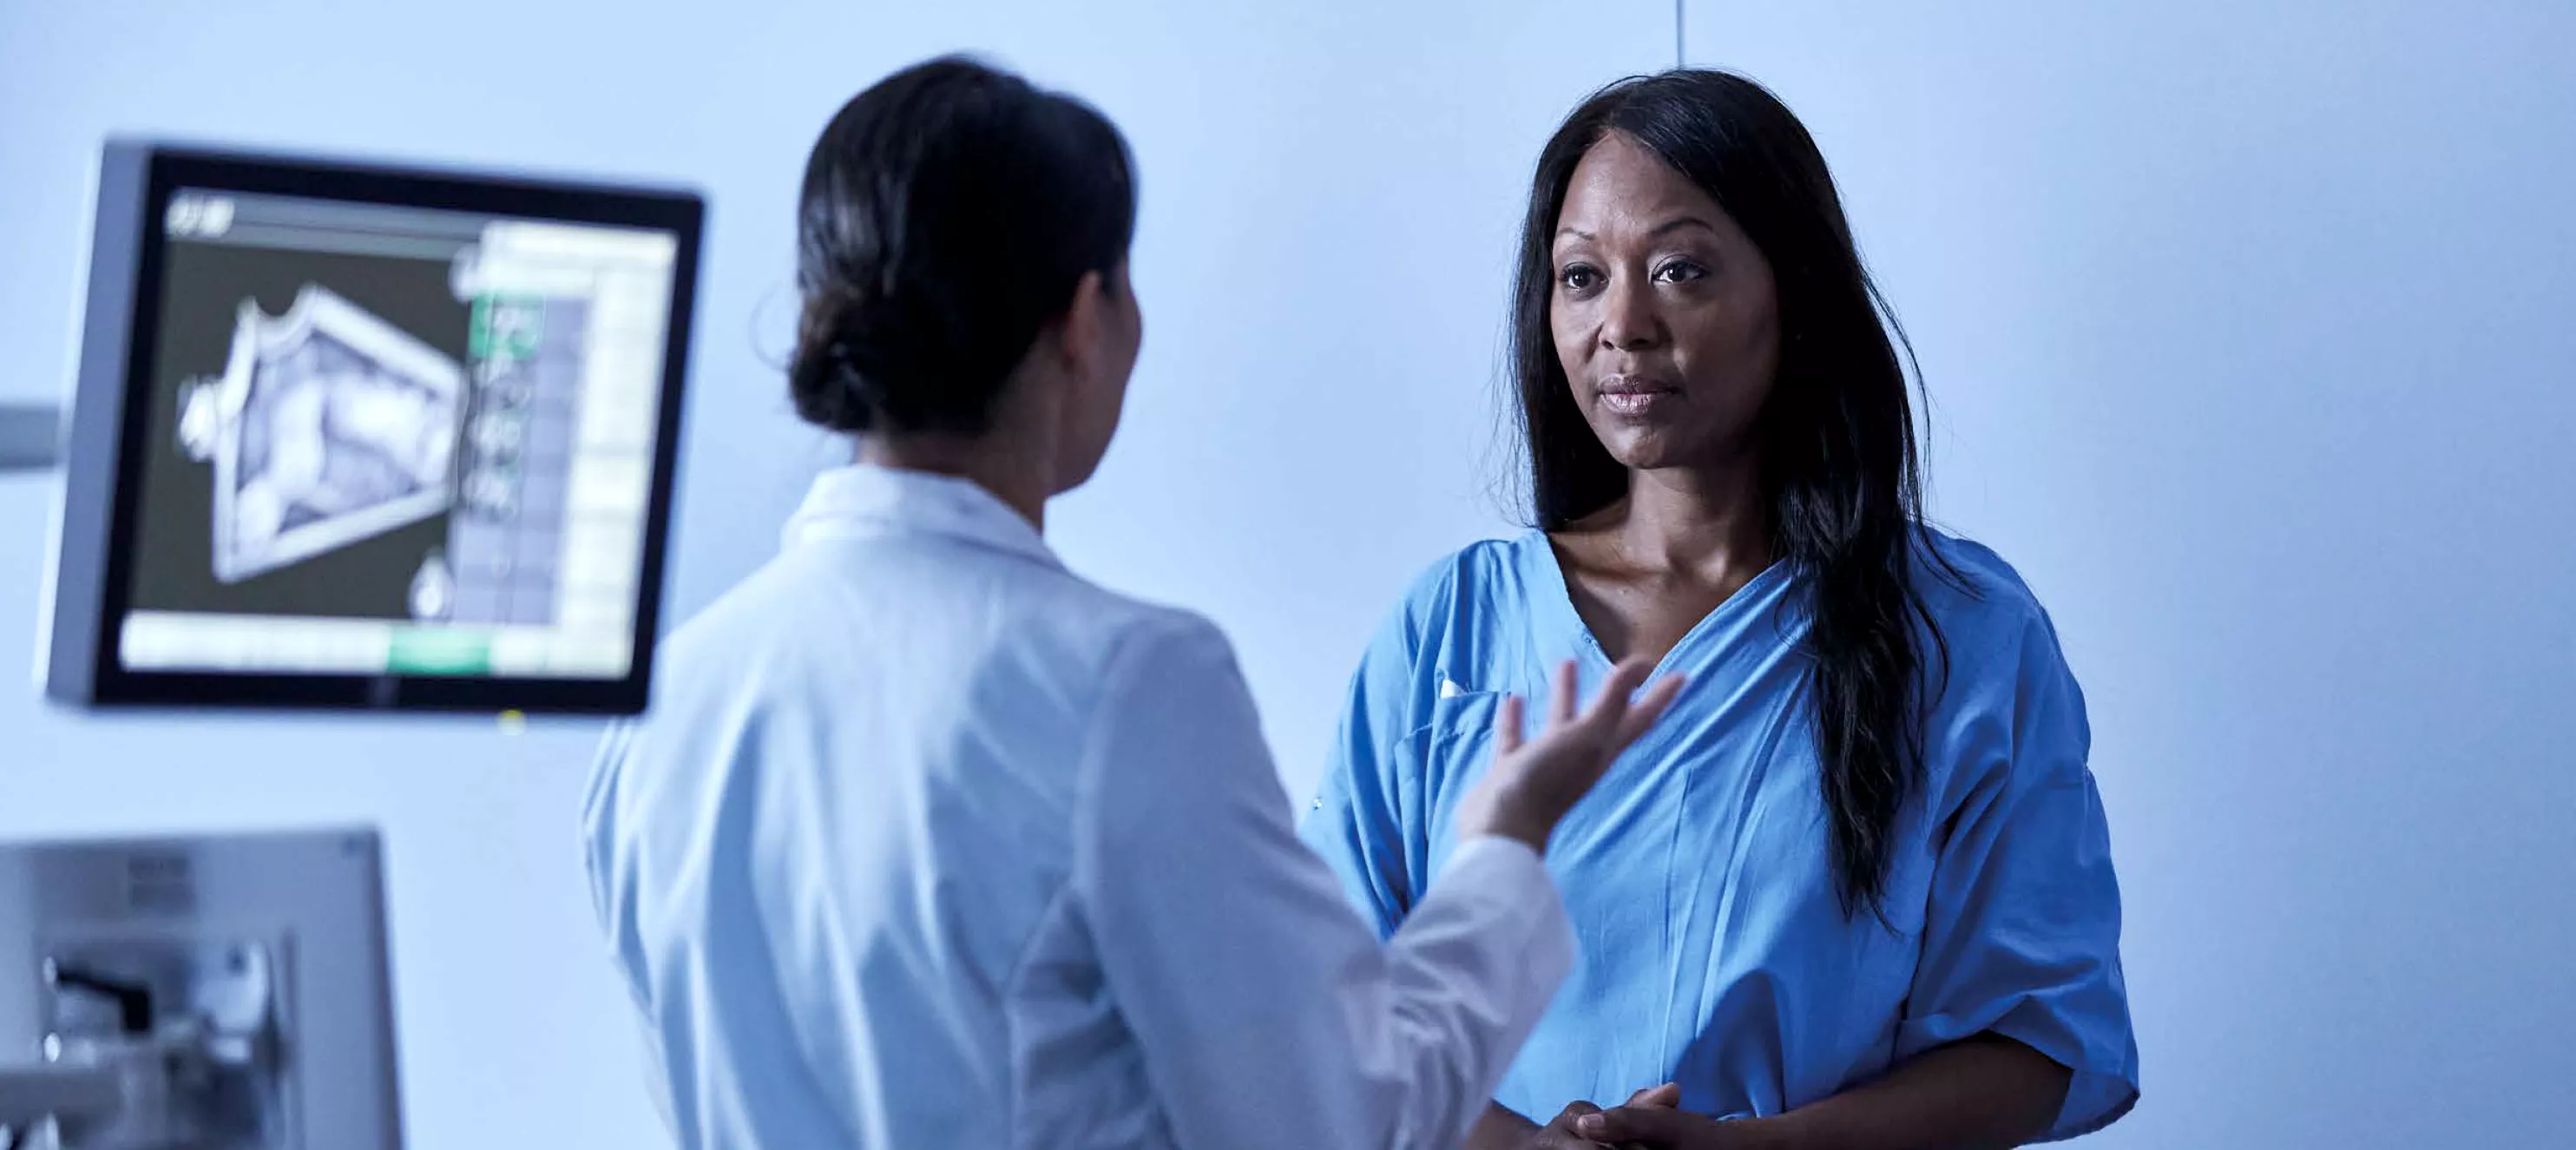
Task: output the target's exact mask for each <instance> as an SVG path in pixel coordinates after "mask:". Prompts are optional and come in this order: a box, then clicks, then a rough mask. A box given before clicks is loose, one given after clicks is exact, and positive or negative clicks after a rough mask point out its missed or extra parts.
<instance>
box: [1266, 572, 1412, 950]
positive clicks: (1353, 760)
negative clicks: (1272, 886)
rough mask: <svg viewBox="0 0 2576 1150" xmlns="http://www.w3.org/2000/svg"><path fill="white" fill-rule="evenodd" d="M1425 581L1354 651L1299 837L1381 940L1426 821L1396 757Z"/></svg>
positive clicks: (1405, 902) (1402, 904) (1408, 721)
mask: <svg viewBox="0 0 2576 1150" xmlns="http://www.w3.org/2000/svg"><path fill="white" fill-rule="evenodd" d="M1422 592H1423V588H1421V587H1419V586H1417V587H1416V589H1415V592H1414V593H1413V594H1409V595H1407V596H1406V600H1405V602H1403V603H1400V604H1398V605H1397V607H1396V609H1395V611H1394V612H1392V613H1391V614H1390V615H1389V616H1388V618H1387V620H1386V621H1385V623H1383V624H1382V625H1380V626H1379V628H1378V630H1377V634H1376V635H1375V636H1374V637H1372V638H1371V639H1370V640H1369V645H1368V649H1367V651H1366V652H1364V653H1363V654H1362V655H1361V656H1360V665H1359V669H1358V670H1357V671H1355V672H1353V674H1352V675H1351V682H1350V693H1349V696H1348V698H1347V699H1346V700H1345V701H1344V702H1343V704H1342V719H1341V726H1340V729H1339V730H1338V731H1337V733H1336V734H1335V736H1334V739H1333V743H1332V747H1331V756H1332V758H1331V761H1330V762H1329V763H1328V764H1327V765H1326V768H1325V771H1324V779H1323V782H1322V783H1321V784H1320V785H1319V786H1318V788H1317V793H1316V795H1315V797H1314V799H1313V801H1312V802H1310V803H1309V804H1308V805H1307V809H1306V813H1305V816H1304V818H1303V819H1302V820H1301V821H1300V823H1299V825H1298V837H1300V838H1302V839H1303V840H1305V843H1306V846H1307V847H1308V848H1309V849H1311V850H1313V851H1314V852H1315V853H1316V854H1319V855H1322V856H1323V857H1324V861H1325V862H1327V863H1329V864H1331V865H1332V869H1333V877H1334V879H1335V880H1337V881H1338V882H1340V883H1341V886H1342V891H1343V893H1344V894H1345V895H1346V896H1347V897H1348V898H1349V899H1350V902H1351V905H1352V906H1353V907H1355V908H1357V909H1358V911H1359V912H1360V916H1361V917H1362V918H1364V919H1366V920H1368V923H1369V925H1370V926H1371V927H1373V928H1374V929H1375V930H1376V931H1377V935H1378V937H1379V938H1381V939H1385V938H1391V937H1393V936H1394V934H1395V930H1396V927H1397V926H1398V925H1399V924H1401V923H1402V922H1403V921H1404V916H1405V913H1406V912H1407V911H1408V910H1410V909H1411V908H1412V905H1413V901H1414V899H1415V897H1416V895H1417V894H1418V892H1416V891H1414V890H1413V889H1412V887H1413V886H1414V883H1413V882H1412V880H1411V879H1410V878H1409V877H1408V876H1410V875H1413V874H1416V873H1419V870H1420V863H1421V862H1422V859H1421V858H1420V857H1419V856H1421V855H1422V854H1423V846H1422V844H1424V843H1425V842H1426V840H1427V836H1428V827H1427V825H1426V824H1425V823H1424V821H1423V820H1424V819H1425V818H1427V816H1428V812H1425V811H1423V810H1421V809H1420V803H1419V792H1420V780H1418V779H1405V778H1402V777H1401V771H1400V769H1399V768H1398V765H1397V763H1396V761H1395V760H1394V757H1393V755H1392V754H1391V753H1390V752H1391V751H1392V750H1393V749H1394V747H1395V745H1396V744H1397V742H1398V741H1399V740H1401V739H1403V738H1404V736H1405V735H1406V734H1408V733H1410V732H1411V731H1412V730H1413V727H1414V723H1413V719H1412V717H1413V716H1414V715H1415V714H1417V713H1419V712H1418V709H1417V699H1416V697H1417V696H1419V695H1422V694H1424V691H1423V689H1422V686H1421V684H1420V683H1418V682H1417V681H1416V679H1417V677H1418V672H1417V668H1418V667H1420V666H1422V665H1423V660H1422V658H1421V656H1422V639H1423V636H1422V627H1421V626H1420V624H1419V622H1418V619H1419V612H1418V610H1417V607H1416V604H1417V603H1418V601H1419V600H1420V599H1421V597H1422Z"/></svg>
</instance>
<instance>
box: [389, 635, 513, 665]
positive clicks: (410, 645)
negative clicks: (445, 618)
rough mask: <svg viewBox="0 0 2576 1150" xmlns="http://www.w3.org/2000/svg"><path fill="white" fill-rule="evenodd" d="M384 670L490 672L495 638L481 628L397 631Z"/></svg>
mask: <svg viewBox="0 0 2576 1150" xmlns="http://www.w3.org/2000/svg"><path fill="white" fill-rule="evenodd" d="M385 669H386V670H387V671H390V672H392V673H393V674H396V675H489V674H491V673H492V637H491V636H489V635H486V634H483V633H481V632H479V631H449V630H444V629H440V630H429V629H418V630H414V629H404V630H398V631H395V632H394V641H393V651H392V652H391V653H390V654H389V655H388V656H387V657H386V659H385Z"/></svg>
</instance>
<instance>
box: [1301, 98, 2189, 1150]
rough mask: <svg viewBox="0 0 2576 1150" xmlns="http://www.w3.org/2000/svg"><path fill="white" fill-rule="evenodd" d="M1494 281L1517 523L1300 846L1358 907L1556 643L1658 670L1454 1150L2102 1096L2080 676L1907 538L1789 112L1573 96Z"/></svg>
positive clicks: (1412, 630)
mask: <svg viewBox="0 0 2576 1150" xmlns="http://www.w3.org/2000/svg"><path fill="white" fill-rule="evenodd" d="M1519 288H1520V290H1519V294H1518V305H1519V306H1518V314H1517V315H1516V317H1515V328H1514V333H1515V339H1514V344H1515V361H1516V363H1515V372H1516V375H1517V377H1518V385H1519V391H1520V394H1519V397H1518V398H1519V402H1520V408H1521V413H1522V416H1523V418H1522V421H1521V423H1522V429H1523V431H1524V433H1525V435H1526V437H1527V448H1528V458H1529V462H1530V472H1529V480H1530V494H1531V497H1532V499H1531V502H1532V505H1533V506H1532V512H1533V518H1534V519H1535V520H1536V521H1537V524H1538V528H1539V529H1538V530H1535V531H1532V532H1530V533H1528V534H1526V535H1523V536H1521V537H1520V538H1517V539H1511V540H1504V541H1494V542H1487V543H1481V544H1478V545H1476V546H1473V547H1470V548H1468V549H1466V550H1465V551H1462V552H1460V553H1458V554H1456V555H1454V556H1451V557H1450V558H1448V559H1446V560H1444V561H1442V562H1440V563H1438V564H1436V565H1434V566H1433V567H1432V568H1431V569H1430V571H1429V572H1427V573H1426V574H1424V575H1423V576H1422V577H1421V578H1420V579H1419V580H1418V581H1417V582H1416V583H1415V584H1414V586H1413V587H1412V589H1411V590H1410V591H1409V592H1408V593H1407V594H1406V596H1405V597H1404V600H1403V602H1402V603H1401V604H1400V605H1399V607H1398V608H1397V610H1396V611H1395V613H1394V615H1393V617H1392V618H1391V619H1390V620H1389V621H1388V622H1387V624H1386V625H1385V627H1384V628H1383V629H1382V631H1381V632H1380V633H1379V635H1378V636H1377V638H1376V640H1375V641H1374V642H1373V643H1372V645H1371V646H1370V647H1369V649H1368V651H1367V653H1366V655H1365V656H1364V658H1363V659H1362V662H1361V665H1360V669H1359V673H1358V675H1357V676H1356V678H1355V681H1354V684H1353V687H1352V694H1351V698H1350V702H1349V707H1348V711H1347V714H1346V717H1345V720H1344V724H1343V731H1342V737H1341V739H1340V741H1339V743H1338V745H1337V753H1336V762H1335V763H1334V764H1333V766H1332V769H1331V770H1330V772H1329V773H1328V775H1327V777H1326V779H1325V782H1324V784H1323V787H1322V792H1321V794H1320V795H1319V796H1318V797H1317V798H1316V800H1315V802H1314V806H1313V809H1312V810H1311V811H1310V812H1309V813H1308V814H1307V816H1306V822H1305V827H1304V833H1305V837H1306V839H1307V841H1308V842H1309V843H1310V844H1311V845H1313V846H1314V847H1315V848H1316V849H1317V850H1318V851H1320V852H1321V853H1323V854H1324V855H1325V856H1326V857H1327V858H1328V859H1329V860H1331V862H1332V863H1333V865H1334V868H1335V870H1336V871H1337V872H1338V874H1339V876H1340V877H1341V879H1342V882H1343V884H1344V886H1345V887H1346V889H1347V891H1348V893H1349V894H1350V895H1351V897H1352V899H1353V901H1354V902H1356V903H1357V904H1358V905H1359V906H1360V908H1361V909H1362V910H1363V911H1364V912H1365V913H1366V914H1367V915H1369V916H1370V917H1371V918H1372V919H1373V920H1374V921H1375V922H1376V924H1377V926H1378V929H1379V930H1380V931H1382V932H1384V931H1392V930H1393V929H1394V928H1395V927H1396V925H1397V924H1398V923H1399V922H1401V921H1402V920H1403V919H1404V917H1405V915H1406V913H1407V910H1408V908H1410V907H1412V906H1413V905H1415V903H1416V901H1417V900H1418V899H1419V898H1420V897H1421V895H1422V893H1423V891H1424V890H1425V887H1426V883H1427V881H1428V879H1429V877H1430V876H1431V875H1433V874H1434V873H1436V872H1437V870H1438V868H1439V866H1440V864H1441V860H1442V859H1443V858H1444V857H1445V856H1446V852H1447V851H1448V850H1449V848H1450V842H1451V835H1450V824H1451V819H1452V818H1453V817H1454V811H1455V807H1456V803H1457V799H1458V796H1459V795H1460V793H1461V791H1462V789H1463V788H1464V787H1466V786H1467V785H1468V784H1470V783H1471V782H1473V781H1474V777H1475V775H1476V774H1477V773H1478V772H1479V770H1480V769H1481V764H1483V763H1485V762H1487V761H1488V760H1489V759H1490V758H1491V753H1490V747H1489V740H1490V739H1491V738H1492V730H1493V727H1494V720H1495V708H1496V706H1497V705H1498V701H1499V700H1501V699H1502V698H1504V697H1505V696H1506V695H1507V694H1513V693H1518V694H1521V695H1527V694H1529V693H1531V692H1532V691H1533V690H1534V689H1537V688H1539V687H1540V686H1541V685H1542V684H1543V683H1544V682H1545V681H1546V679H1545V676H1546V675H1547V674H1548V672H1549V669H1550V668H1551V667H1553V666H1554V665H1555V664H1556V662H1557V661H1559V660H1561V659H1564V658H1567V657H1573V658H1576V659H1578V660H1581V662H1582V666H1583V667H1584V668H1585V671H1584V674H1585V676H1586V679H1587V681H1593V680H1595V679H1597V677H1598V676H1600V675H1602V674H1604V673H1606V671H1607V670H1608V668H1609V667H1610V666H1611V665H1612V664H1613V662H1615V661H1616V660H1619V659H1622V658H1628V657H1632V656H1644V657H1651V658H1659V659H1660V660H1661V662H1662V666H1663V667H1664V668H1665V669H1666V670H1674V671H1681V672H1686V673H1687V674H1688V675H1689V677H1690V679H1691V687H1690V689H1689V690H1687V691H1685V692H1684V693H1683V695H1682V697H1681V699H1680V700H1679V701H1677V702H1676V703H1675V704H1674V706H1673V709H1672V710H1671V712H1670V713H1669V714H1668V716H1667V718H1666V720H1665V722H1664V724H1663V726H1662V727H1661V728H1659V729H1658V730H1657V731H1656V732H1655V733H1654V734H1653V735H1651V736H1649V737H1648V738H1647V739H1645V740H1642V741H1640V742H1639V743H1638V744H1637V745H1636V746H1635V747H1634V748H1632V749H1631V750H1630V751H1629V752H1628V753H1627V755H1626V756H1625V757H1624V758H1622V759H1621V760H1620V761H1619V762H1618V763H1616V764H1615V765H1614V766H1613V767H1612V769H1611V773H1610V775H1609V776H1608V777H1607V778H1605V779H1604V780H1603V782H1602V783H1601V785H1600V786H1599V787H1598V788H1597V789H1596V790H1595V791H1594V792H1593V793H1592V794H1591V795H1590V796H1589V797H1587V798H1586V799H1585V800H1584V801H1583V802H1582V803H1581V804H1580V805H1578V806H1577V807H1576V808H1575V810H1574V811H1573V812H1572V814H1571V815H1569V816H1568V818H1567V819H1566V820H1565V822H1564V823H1563V824H1561V825H1560V827H1559V828H1558V830H1557V832H1556V838H1555V840H1554V843H1553V848H1552V852H1551V854H1550V855H1549V859H1548V862H1549V866H1550V869H1552V870H1553V871H1554V872H1555V873H1556V874H1557V876H1558V878H1559V881H1560V884H1561V885H1562V886H1563V888H1564V890H1565V892H1566V900H1567V906H1568V910H1569V912H1570V913H1571V915H1572V917H1573V919H1574V922H1575V924H1576V928H1577V934H1578V936H1579V938H1580V941H1581V955H1582V957H1581V960H1580V963H1579V966H1578V969H1577V971H1576V973H1575V975H1574V977H1573V978H1572V979H1571V980H1570V981H1569V982H1568V983H1567V984H1566V986H1565V989H1564V990H1563V991H1562V992H1560V994H1559V995H1558V997H1557V999H1556V1001H1555V1003H1554V1005H1553V1006H1552V1008H1551V1010H1550V1012H1549V1013H1548V1014H1547V1015H1546V1016H1545V1018H1544V1019H1543V1020H1542V1022H1541V1023H1540V1025H1539V1028H1538V1030H1537V1031H1536V1033H1535V1035H1534V1036H1533V1037H1532V1038H1531V1040H1530V1042H1529V1043H1528V1045H1527V1046H1526V1047H1525V1048H1524V1050H1523V1052H1522V1053H1521V1055H1520V1056H1519V1058H1518V1060H1517V1061H1516V1062H1515V1064H1514V1065H1513V1067H1512V1069H1511V1071H1510V1073H1509V1075H1508V1076H1507V1077H1506V1078H1505V1080H1504V1083H1503V1085H1502V1087H1501V1088H1500V1091H1499V1095H1500V1096H1499V1098H1498V1099H1497V1100H1496V1102H1497V1105H1496V1106H1495V1107H1494V1108H1492V1109H1490V1110H1489V1111H1488V1112H1487V1115H1486V1117H1485V1118H1484V1119H1483V1120H1482V1121H1480V1122H1479V1123H1478V1125H1477V1127H1476V1130H1475V1134H1474V1137H1473V1139H1472V1140H1471V1143H1470V1144H1471V1145H1472V1146H1475V1147H1478V1148H1480V1150H1481V1148H1500V1147H1516V1148H1517V1147H1549V1146H1559V1147H1562V1146H1589V1145H1594V1144H1602V1143H1607V1144H1624V1143H1641V1144H1646V1145H1658V1146H1685V1147H1740V1146H1780V1147H1796V1146H1809V1145H1813V1146H1827V1145H1830V1146H1858V1147H1891V1148H1892V1147H1914V1146H1926V1147H1934V1146H1938V1147H1952V1146H2009V1145H2016V1144H2020V1143H2023V1142H2028V1141H2037V1140H2046V1139H2054V1138H2065V1137H2071V1136H2074V1135H2077V1134H2080V1133H2084V1132H2087V1131H2090V1130H2093V1129H2097V1128H2099V1127H2101V1126H2103V1125H2105V1124H2108V1123H2109V1122H2111V1121H2113V1120H2115V1119H2117V1118H2118V1117H2119V1116H2120V1115H2121V1114H2123V1113H2124V1112H2126V1111H2127V1110H2128V1108H2129V1107H2130V1106H2132V1105H2133V1104H2134V1103H2135V1100H2136V1098H2137V1095H2138V1087H2137V1081H2138V1078H2137V1075H2138V1067H2137V1052H2136V1044H2135V1041H2134V1039H2133V1038H2132V1036H2131V1033H2130V1025H2129V1016H2128V1006H2127V999H2126V991H2125V989H2124V986H2123V983H2122V978H2121V971H2120V961H2119V892H2118V886H2117V882H2116V880H2115V879H2114V877H2113V874H2112V868H2111V858H2110V852H2109V841H2108V834H2107V831H2106V828H2105V824H2104V819H2103V812H2102V808H2101V803H2100V800H2099V797H2098V795H2097V793H2096V790H2095V787H2094V783H2093V779H2092V775H2091V773H2090V770H2089V768H2088V766H2087V763H2086V755H2087V742H2088V734H2087V729H2086V724H2085V716H2084V702H2083V697H2082V694H2081V692H2080V691H2079V690H2078V688H2077V686H2076V683H2075V680H2074V678H2073V676H2072V675H2071V674H2070V673H2069V671H2068V669H2067V665H2066V662H2065V659H2064V657H2063V655H2062V654H2061V653H2060V650H2059V645H2058V641H2057V636H2056V632H2055V630H2054V628H2053V627H2052V625H2051V623H2050V621H2049V616H2048V614H2047V613H2046V612H2045V611H2044V610H2043V609H2042V608H2041V606H2040V604H2039V603H2038V601H2037V600H2036V599H2035V598H2034V597H2033V596H2032V593H2031V591H2030V589H2029V588H2028V587H2027V586H2026V585H2025V584H2024V583H2023V582H2022V580H2021V579H2020V578H2019V576H2017V575H2016V574H2015V573H2014V571H2013V569H2012V568H2011V567H2010V566H2008V565H2007V564H2006V563H2005V562H2004V561H2003V560H2002V559H2001V558H1999V557H1997V556H1996V555H1995V554H1994V552H1992V551H1989V550H1987V549H1986V548H1984V547H1981V546H1978V545H1976V544H1974V543H1970V542H1966V541H1964V540H1960V539H1956V538H1953V537H1951V536H1948V535H1945V534H1941V533H1939V532H1936V531H1933V530H1931V529H1929V528H1926V527H1925V526H1923V525H1922V521H1921V518H1920V497H1919V487H1920V481H1919V477H1918V470H1917V465H1916V455H1915V447H1914V441H1913V423H1912V414H1911V411H1910V405H1909V402H1908V396H1907V384H1906V379H1905V376H1904V374H1903V371H1902V368H1901V366H1900V360H1899V358H1898V354H1897V352H1896V350H1895V348H1896V344H1897V340H1896V339H1893V338H1891V335H1890V331H1889V329H1890V328H1892V327H1893V323H1892V321H1883V320H1882V319H1881V313H1880V312H1879V311H1878V310H1877V309H1876V308H1875V307H1874V301H1875V300H1876V293H1875V290H1874V289H1873V288H1872V287H1871V286H1870V284H1869V281H1868V278H1867V276H1866V274H1865V273H1864V272H1863V271H1862V268H1861V264H1860V259H1859V255H1858V253H1857V250H1856V248H1855V246H1854V244H1853V242H1852V240H1851V236H1850V231H1849V227H1848V225H1847V224H1846V223H1845V221H1844V218H1843V215H1842V211H1841V208H1840V206H1839V202H1838V198H1837V195H1836V193H1835V191H1834V188H1833V185H1832V182H1831V178H1830V176H1829V175H1828V174H1827V172H1826V169H1825V165H1824V161H1823V159H1822V157H1821V155H1820V154H1819V153H1818V151H1817V149H1816V146H1815V144H1814V143H1813V141H1812V140H1811V139H1810V138H1809V137H1808V135H1807V133H1806V131H1805V129H1804V128H1803V127H1801V126H1800V125H1799V124H1798V122H1797V120H1796V119H1795V118H1794V117H1793V116H1792V115H1791V114H1790V113H1789V111H1788V110H1787V109H1786V108H1785V107H1783V106H1781V105H1780V104H1779V103H1778V102H1777V101H1776V100H1775V99H1774V98H1773V97H1772V96H1771V95H1770V94H1769V93H1768V92H1766V91H1764V90H1763V89H1761V88H1760V87H1758V86H1756V85H1754V84H1752V83H1750V82H1748V81H1745V80H1742V79H1740V78H1737V77H1734V76H1731V75H1727V74H1723V73H1716V72H1674V73H1667V74H1665V75H1663V76H1658V77H1652V78H1648V79H1642V80H1634V81H1628V82H1624V83H1622V84H1620V85H1615V86H1613V87H1612V88H1609V89H1606V90H1604V91H1603V92H1602V93H1601V94H1599V95H1598V96H1596V97H1595V98H1594V99H1593V100H1592V101H1590V102H1589V103H1587V104H1586V105H1584V106H1583V107H1582V108H1581V109H1578V110H1577V112H1576V113H1575V114H1574V116H1573V117H1572V118H1571V119H1570V120H1569V121H1568V123H1567V124H1566V125H1565V126H1564V127H1563V128H1562V129H1561V130H1560V131H1559V132H1558V134H1557V136H1556V138H1555V139H1554V140H1553V141H1551V142H1550V144H1549V145H1548V147H1547V149H1546V150H1545V152H1544V153H1543V155H1542V157H1541V159H1540V163H1539V167H1538V173H1537V178H1536V180H1535V181H1534V188H1533V202H1532V204H1531V207H1530V214H1529V216H1528V220H1527V227H1526V236H1525V239H1524V242H1523V245H1522V252H1521V260H1520V271H1519ZM1602 1107H1609V1108H1610V1109H1609V1110H1607V1111H1606V1112H1604V1111H1601V1109H1600V1108H1602Z"/></svg>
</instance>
